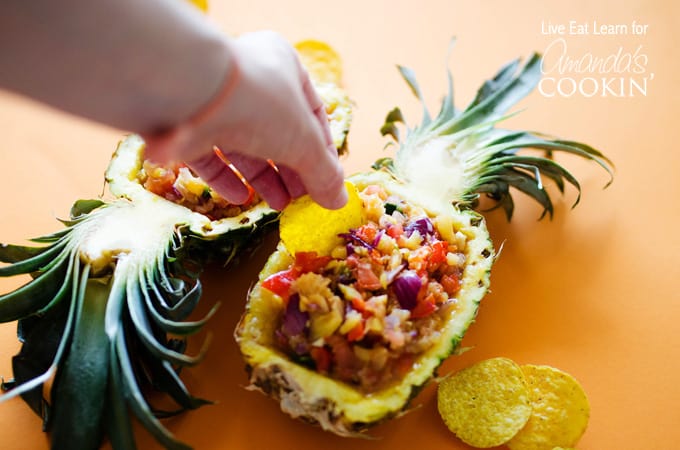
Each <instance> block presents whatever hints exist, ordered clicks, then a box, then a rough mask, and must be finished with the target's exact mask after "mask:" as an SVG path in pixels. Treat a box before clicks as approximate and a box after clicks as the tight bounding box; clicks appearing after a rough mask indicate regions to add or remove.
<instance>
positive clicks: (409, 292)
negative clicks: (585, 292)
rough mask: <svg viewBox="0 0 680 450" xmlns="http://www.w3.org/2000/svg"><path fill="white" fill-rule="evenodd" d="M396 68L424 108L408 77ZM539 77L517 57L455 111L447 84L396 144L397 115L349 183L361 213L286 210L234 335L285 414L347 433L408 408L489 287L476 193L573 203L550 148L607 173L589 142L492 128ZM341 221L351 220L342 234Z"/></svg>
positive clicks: (536, 64) (256, 378)
mask: <svg viewBox="0 0 680 450" xmlns="http://www.w3.org/2000/svg"><path fill="white" fill-rule="evenodd" d="M400 71H401V74H402V75H403V77H404V78H405V79H406V81H407V82H408V84H409V86H410V87H411V89H412V90H413V91H414V93H415V94H416V95H417V96H418V97H419V98H420V99H421V101H422V95H421V93H420V90H419V88H418V86H417V84H416V82H415V79H414V76H413V73H412V72H411V71H410V70H408V69H405V68H400ZM539 79H540V57H539V55H533V56H532V57H531V58H530V59H529V60H528V61H527V62H526V64H525V65H523V66H520V63H519V61H513V62H511V63H510V64H508V65H506V66H504V67H503V68H502V69H501V70H500V71H499V72H498V73H497V74H496V75H495V76H494V78H493V79H491V80H489V81H486V82H485V83H484V84H483V85H482V87H481V88H480V89H479V90H478V92H477V95H476V97H475V98H474V100H473V101H472V102H471V103H470V104H469V105H468V106H467V107H466V108H465V109H464V110H462V111H460V110H456V109H455V107H454V104H453V95H452V86H451V84H452V83H451V81H450V83H449V92H448V95H447V96H446V98H445V100H444V102H443V105H442V108H441V110H440V112H439V114H438V115H437V116H436V117H435V118H431V117H430V115H429V114H428V112H427V109H425V113H424V118H423V121H422V123H421V124H420V125H419V126H417V127H414V128H411V129H408V134H407V135H406V137H405V138H404V139H403V140H401V139H399V134H398V129H397V126H396V124H397V123H398V122H402V120H403V119H402V116H401V113H400V111H399V110H398V109H395V110H393V111H392V112H390V113H389V114H388V116H387V120H386V123H385V125H384V126H383V128H382V132H383V134H390V135H392V136H393V137H394V138H395V140H396V141H397V143H398V144H399V148H398V150H397V152H396V155H395V158H394V159H391V158H385V159H382V160H380V161H378V162H376V164H375V165H374V169H375V170H374V171H372V172H368V173H361V174H357V175H354V176H351V177H350V178H349V180H350V182H351V184H350V194H351V195H350V198H353V197H356V196H358V200H357V202H358V205H359V207H358V209H357V208H356V207H355V206H352V204H354V202H353V201H352V200H350V204H348V206H347V207H346V208H344V209H343V210H340V211H339V212H336V213H332V212H324V213H321V212H320V211H312V210H309V208H315V207H314V206H313V205H309V206H308V205H306V204H304V202H308V200H304V199H303V200H300V201H296V202H295V203H294V204H293V205H291V206H290V207H288V209H286V210H284V212H283V215H282V219H281V227H280V232H281V238H282V240H281V242H280V243H279V246H278V248H277V250H276V252H275V253H273V254H272V255H271V257H270V258H269V260H268V261H267V263H266V265H265V267H264V269H263V271H262V272H261V273H260V275H259V281H258V282H257V284H256V285H255V286H254V287H253V289H252V291H251V292H250V295H249V298H248V303H247V307H246V312H245V314H244V316H243V317H242V319H241V321H240V323H239V325H238V327H237V330H236V333H235V336H236V340H237V342H238V344H239V346H240V350H241V352H242V354H243V357H244V359H245V361H246V363H247V367H248V372H249V378H250V383H251V386H252V387H253V388H254V389H258V390H260V391H263V392H264V393H266V394H267V395H269V396H271V397H273V398H275V399H276V400H278V401H279V403H280V406H281V409H282V410H283V411H284V412H286V413H288V414H289V415H291V416H293V417H299V418H302V419H304V420H306V421H311V422H315V423H317V424H319V425H320V426H321V427H323V428H324V429H325V430H328V431H332V432H334V433H336V434H339V435H343V436H355V435H358V434H359V433H360V432H362V431H364V430H366V429H367V428H369V427H370V426H372V425H374V424H376V423H379V422H381V421H383V420H385V419H388V418H390V417H394V416H396V415H398V414H400V413H401V412H402V411H404V410H405V409H406V408H407V407H408V405H409V402H410V400H411V399H412V398H413V397H414V396H415V395H416V394H417V393H418V392H419V390H420V389H421V387H422V386H423V385H425V384H426V383H427V382H428V381H429V380H431V379H432V377H433V376H434V374H435V372H436V369H437V367H438V366H439V365H440V364H441V362H442V361H443V360H444V359H446V358H447V357H448V356H449V355H451V354H452V352H454V350H455V349H456V348H457V346H458V344H459V343H460V341H461V339H462V338H463V335H464V333H465V331H466V330H467V328H468V326H469V325H470V324H471V323H472V321H473V320H474V318H475V316H476V313H477V309H478V305H479V303H480V301H481V299H482V297H483V296H484V295H485V293H486V291H487V289H488V286H489V273H490V270H491V266H492V263H493V261H494V249H493V246H492V243H491V241H490V239H489V234H488V231H487V229H486V226H485V222H484V218H483V217H482V216H481V215H480V214H478V213H477V212H475V211H473V208H474V207H476V206H477V205H478V200H479V198H480V196H481V195H487V196H489V197H490V198H491V199H492V200H494V201H496V202H497V206H498V207H501V208H503V210H504V211H505V213H506V215H507V218H508V219H510V218H511V216H512V213H513V209H514V208H513V205H514V203H513V199H512V196H511V192H510V188H516V189H518V190H519V191H521V192H523V193H525V194H527V195H529V196H530V197H532V198H533V199H535V200H536V201H537V202H538V203H540V205H541V206H542V207H543V215H545V214H546V213H547V214H549V215H550V216H552V214H553V205H552V202H551V200H550V196H549V194H548V192H547V191H546V190H545V189H544V185H543V179H549V180H552V181H553V182H554V183H555V184H556V185H557V187H558V189H559V190H560V191H562V190H563V189H564V187H565V184H566V183H568V184H571V185H573V186H574V187H575V188H576V189H577V190H578V191H579V196H580V186H579V183H578V181H577V180H576V179H575V178H574V177H573V176H572V175H571V174H570V173H569V172H568V171H567V170H566V169H565V168H563V167H562V166H561V165H559V164H558V163H556V162H555V161H554V160H553V159H552V158H551V156H552V154H553V153H555V152H564V153H570V154H573V155H577V156H580V157H583V158H586V159H588V160H592V161H594V162H595V163H597V164H598V165H600V166H601V167H602V168H604V169H605V170H606V171H607V172H608V173H609V175H610V176H611V174H612V172H611V166H610V162H609V160H608V159H607V158H606V157H604V156H603V155H602V154H601V153H600V152H598V151H597V150H595V149H593V148H591V147H589V146H587V145H585V144H581V143H577V142H572V141H564V140H559V139H551V138H547V137H545V136H543V135H537V134H532V133H528V132H525V131H511V130H505V129H501V128H499V127H498V126H497V125H498V123H499V122H500V121H501V120H502V119H503V118H504V117H505V115H506V113H507V111H508V110H509V109H510V108H511V107H512V106H513V105H514V104H515V103H517V102H518V101H519V100H520V99H522V98H524V97H525V96H526V95H527V94H528V93H529V92H531V91H532V90H533V89H534V87H535V86H536V84H537V83H538V81H539ZM449 80H451V79H450V78H449ZM522 149H538V150H542V151H545V153H546V155H545V156H541V155H536V154H532V153H528V154H520V153H518V151H519V150H522ZM359 200H360V201H359ZM577 202H578V198H577ZM319 217H322V218H321V219H319ZM324 217H325V218H324ZM343 223H344V224H350V225H348V226H346V227H345V229H340V228H342V227H339V226H338V224H343ZM324 226H325V227H328V228H327V231H324V229H322V227H324Z"/></svg>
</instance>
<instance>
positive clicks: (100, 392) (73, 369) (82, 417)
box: [51, 270, 110, 449]
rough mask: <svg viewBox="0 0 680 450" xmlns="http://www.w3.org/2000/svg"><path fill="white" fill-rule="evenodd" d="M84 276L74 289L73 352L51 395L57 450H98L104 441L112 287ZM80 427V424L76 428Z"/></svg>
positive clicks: (86, 275) (61, 371)
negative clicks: (75, 448)
mask: <svg viewBox="0 0 680 450" xmlns="http://www.w3.org/2000/svg"><path fill="white" fill-rule="evenodd" d="M87 278H88V270H84V271H83V273H82V275H81V281H80V286H79V289H78V290H74V297H75V298H74V302H75V304H76V305H77V306H76V308H77V310H76V321H75V326H74V329H73V335H72V337H71V343H70V345H69V350H68V354H67V356H66V358H65V360H64V363H63V364H62V366H61V368H60V369H59V371H57V376H56V377H55V381H54V389H53V391H52V403H53V405H54V406H53V408H52V416H51V420H52V424H51V428H52V442H51V445H52V448H54V449H61V448H68V447H72V446H74V445H77V446H78V447H79V448H84V449H86V448H92V449H94V448H98V447H99V446H100V445H101V441H102V438H103V433H102V431H103V430H102V428H103V426H104V413H105V410H104V408H105V406H106V397H107V383H108V378H109V349H110V345H109V341H108V339H107V337H106V333H105V332H104V316H105V313H106V299H107V297H108V292H109V288H108V286H107V285H106V284H104V283H101V282H99V281H96V280H88V279H87ZM74 424H77V426H73V425H74Z"/></svg>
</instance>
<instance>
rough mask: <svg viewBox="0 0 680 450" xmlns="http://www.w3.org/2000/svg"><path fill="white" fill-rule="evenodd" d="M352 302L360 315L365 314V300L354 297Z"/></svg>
mask: <svg viewBox="0 0 680 450" xmlns="http://www.w3.org/2000/svg"><path fill="white" fill-rule="evenodd" d="M351 301H352V308H354V309H356V310H357V311H359V312H360V313H363V312H365V311H366V302H365V301H364V299H363V298H361V297H353V298H352V300H351Z"/></svg>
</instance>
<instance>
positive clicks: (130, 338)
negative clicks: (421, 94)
mask: <svg viewBox="0 0 680 450" xmlns="http://www.w3.org/2000/svg"><path fill="white" fill-rule="evenodd" d="M319 93H320V96H321V97H322V100H324V102H325V103H326V104H327V105H328V108H329V117H330V120H331V130H332V132H333V139H334V142H337V143H338V147H339V149H340V148H343V147H344V145H345V140H346V135H347V131H348V128H349V122H350V120H351V113H350V111H349V109H350V108H351V104H350V102H349V100H348V98H347V96H346V94H344V92H342V90H341V89H340V88H339V87H337V86H329V85H326V86H325V87H323V89H320V92H319ZM330 108H332V111H331V110H330ZM333 112H336V113H337V114H333ZM144 146H145V145H144V141H143V140H142V139H141V138H140V137H139V136H136V135H131V136H128V137H127V138H125V139H124V140H123V141H122V142H121V143H120V144H119V146H118V148H117V149H116V151H115V153H114V154H113V157H112V159H111V162H110V164H109V167H108V169H107V170H106V181H107V182H108V187H109V190H110V192H111V193H112V194H113V195H114V196H115V199H113V200H111V201H109V202H108V203H105V202H103V201H100V200H81V201H78V202H76V203H75V205H74V207H73V208H72V211H71V218H70V219H69V220H65V221H63V223H64V224H65V225H66V228H65V229H63V230H61V231H59V232H56V233H54V234H51V235H48V236H43V237H39V238H37V239H34V240H33V241H35V242H36V243H37V244H41V245H39V246H35V247H33V246H17V245H4V244H3V245H0V262H4V263H9V264H7V265H3V266H2V267H0V276H14V275H20V274H30V275H31V276H32V277H33V278H34V279H33V280H32V281H30V282H28V283H27V284H25V285H24V286H22V287H20V288H18V289H17V290H15V291H13V292H10V293H7V294H4V295H0V322H9V321H14V320H18V333H17V334H18V337H19V340H20V341H21V342H22V344H23V345H22V348H21V351H20V353H19V354H18V355H16V356H15V357H14V358H13V360H12V362H13V364H12V365H13V372H14V379H13V380H12V381H8V382H5V383H3V384H2V388H3V389H4V390H7V391H8V392H7V393H6V394H5V395H4V396H0V403H2V402H3V401H5V400H7V399H9V398H12V397H14V396H17V395H21V397H22V398H23V399H24V400H25V401H26V403H27V404H28V405H29V406H30V407H31V408H32V409H33V410H34V411H35V412H36V413H37V414H38V415H39V416H40V417H41V418H42V419H43V422H44V428H45V430H50V431H51V445H52V448H55V449H62V448H78V449H96V448H99V446H100V445H101V442H102V440H103V439H104V437H105V436H108V438H109V440H110V441H111V444H112V446H113V448H114V449H128V448H134V436H133V432H132V428H131V423H130V415H129V411H132V412H133V413H134V415H135V417H136V418H137V419H138V420H139V421H140V422H141V423H142V425H143V426H144V427H145V428H146V429H147V430H148V431H149V432H150V433H152V434H153V436H154V437H155V438H156V439H157V440H158V442H159V443H160V444H162V445H163V446H164V447H165V448H168V449H188V448H189V447H188V446H187V445H186V444H184V443H182V442H179V441H177V440H176V439H175V438H174V437H173V436H172V434H171V433H169V431H168V430H167V429H166V428H165V427H164V426H163V425H162V424H161V422H160V421H159V419H161V418H164V417H169V416H172V415H175V414H179V413H181V412H182V411H184V410H187V409H194V408H197V407H199V406H201V405H204V404H206V403H208V402H207V401H206V400H203V399H200V398H197V397H194V396H193V395H191V394H190V393H189V392H188V390H187V388H186V386H185V385H184V383H183V382H182V380H181V379H180V377H179V371H180V369H181V368H183V367H186V366H192V365H194V364H197V363H198V362H200V360H201V359H202V355H203V353H202V352H201V353H199V354H198V355H196V356H188V355H185V354H184V350H185V348H186V338H187V336H189V335H191V334H194V333H196V332H197V331H199V330H200V329H201V327H202V325H203V324H204V323H205V321H206V320H207V319H208V318H209V317H210V316H211V315H212V313H213V312H214V310H215V308H216V307H217V306H215V307H214V308H213V309H212V310H211V311H210V312H209V314H208V315H207V316H206V317H205V318H203V319H201V320H198V321H187V320H186V319H187V317H189V315H190V314H191V313H192V312H193V311H194V309H195V307H196V305H197V304H198V301H199V299H200V297H201V283H200V281H199V280H198V278H197V277H198V275H199V273H200V271H201V270H202V267H203V265H204V264H206V263H207V262H208V261H209V260H214V259H217V260H218V261H219V262H220V263H222V264H226V263H228V262H230V261H232V259H233V258H234V257H236V256H242V255H243V254H244V251H245V250H247V249H248V248H249V247H250V246H252V245H253V243H254V242H255V241H256V240H257V238H258V237H259V236H260V235H261V234H262V233H263V232H265V231H266V230H267V229H269V228H270V226H271V225H273V224H275V222H276V220H277V217H278V213H277V212H276V211H274V210H272V209H271V208H269V206H268V205H267V204H266V203H265V202H264V201H260V200H259V199H258V198H257V197H256V196H254V197H253V198H252V200H251V201H250V202H248V203H247V204H246V205H238V206H237V205H229V204H226V203H224V202H221V201H220V200H219V199H217V198H216V196H215V194H214V193H213V192H212V191H211V190H210V188H209V187H208V186H207V185H206V184H205V183H204V182H203V181H202V180H200V179H199V178H197V177H195V176H193V174H191V173H190V171H189V170H188V169H186V168H184V169H185V170H182V171H181V172H180V171H179V170H178V171H177V173H175V172H174V169H173V168H171V167H168V168H164V167H158V166H153V165H151V164H149V163H148V162H146V161H145V158H144ZM155 170H160V171H164V170H165V171H168V170H170V171H172V172H173V173H172V177H173V180H172V183H170V184H169V185H167V186H164V187H163V188H161V189H151V190H150V189H147V188H149V187H152V186H153V184H154V183H153V180H152V181H149V180H150V179H152V178H154V177H155V175H154V174H150V173H148V171H155ZM180 170H181V169H180ZM178 175H179V176H178ZM156 187H157V186H156ZM163 189H166V191H164V190H163ZM172 189H178V191H182V190H185V191H186V192H185V193H184V194H182V192H179V194H180V195H176V196H175V197H173V196H172V195H166V194H168V193H169V192H170V191H171V190H172ZM199 193H200V195H198V194H199ZM189 194H195V196H194V197H191V196H190V195H189ZM208 197H209V199H210V200H211V201H213V200H214V203H216V204H215V205H212V207H210V209H209V210H206V209H202V208H204V207H206V202H204V200H207V199H208ZM200 211H203V212H204V213H201V212H200ZM50 380H53V382H52V385H51V389H50V390H49V393H48V394H47V395H46V396H45V394H44V393H43V387H44V386H45V385H46V383H48V382H49V381H50ZM153 391H157V392H160V393H162V394H165V395H166V396H168V397H169V398H170V399H171V400H173V401H174V403H175V404H176V408H175V409H172V410H162V409H159V408H157V407H156V406H154V405H153V404H152V402H151V400H150V399H151V396H150V395H149V394H150V393H151V392H153Z"/></svg>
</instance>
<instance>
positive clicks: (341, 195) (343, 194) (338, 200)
mask: <svg viewBox="0 0 680 450" xmlns="http://www.w3.org/2000/svg"><path fill="white" fill-rule="evenodd" d="M347 200H349V197H348V196H347V190H346V189H345V187H344V186H343V188H342V189H340V191H339V192H338V195H336V197H335V198H334V199H333V201H331V202H330V203H329V206H330V207H331V209H340V208H342V207H343V206H345V205H346V204H347Z"/></svg>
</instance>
